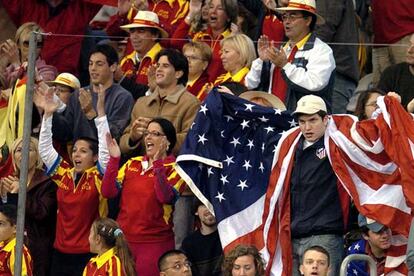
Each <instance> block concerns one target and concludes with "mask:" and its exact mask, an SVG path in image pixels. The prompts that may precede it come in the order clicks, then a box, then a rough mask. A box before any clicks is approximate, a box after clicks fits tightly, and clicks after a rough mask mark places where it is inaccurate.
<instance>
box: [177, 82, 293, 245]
mask: <svg viewBox="0 0 414 276" xmlns="http://www.w3.org/2000/svg"><path fill="white" fill-rule="evenodd" d="M292 125H295V121H294V120H293V118H292V117H291V116H290V115H289V114H288V113H286V112H281V111H280V110H278V109H271V108H265V107H262V106H258V105H256V104H253V103H251V102H248V101H246V100H244V99H241V98H238V97H235V96H232V95H229V94H223V93H218V92H216V91H215V90H214V91H212V92H210V93H209V95H208V97H207V98H206V100H205V101H204V102H203V103H202V104H201V108H200V110H199V111H198V114H197V116H196V119H195V121H194V123H193V125H192V126H191V128H190V130H189V132H188V135H187V138H186V140H185V142H184V145H183V146H182V148H181V152H180V155H179V156H178V157H177V168H176V169H177V172H178V173H179V174H180V176H181V177H182V178H183V179H184V180H185V181H186V182H187V184H188V185H189V187H190V188H191V190H192V191H193V192H194V194H195V195H196V196H197V197H198V198H199V199H200V200H201V201H202V202H203V203H204V204H205V205H206V206H207V207H208V208H209V209H210V210H211V211H213V212H214V214H215V216H216V219H217V222H218V230H219V233H220V239H221V243H222V245H223V247H224V249H225V251H227V250H229V249H231V248H232V247H233V245H235V244H238V243H245V244H255V245H258V244H259V243H261V244H263V238H258V236H259V235H260V230H262V225H263V223H262V214H263V212H264V211H263V204H264V199H265V194H266V190H267V186H268V183H269V175H270V169H271V166H272V160H273V155H274V151H275V147H276V144H277V141H278V139H279V138H280V134H279V133H281V132H282V131H283V130H287V129H289V128H290V127H291V126H292ZM258 248H259V249H260V248H261V247H259V246H258Z"/></svg>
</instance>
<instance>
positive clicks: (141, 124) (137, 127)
mask: <svg viewBox="0 0 414 276" xmlns="http://www.w3.org/2000/svg"><path fill="white" fill-rule="evenodd" d="M150 121H151V119H150V118H146V117H138V119H136V120H135V121H134V122H133V123H132V127H131V132H130V134H129V139H130V140H131V141H132V142H137V141H138V140H140V139H141V138H142V136H143V135H144V132H145V131H146V130H147V127H148V124H149V122H150Z"/></svg>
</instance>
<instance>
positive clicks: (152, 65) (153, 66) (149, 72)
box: [147, 64, 157, 91]
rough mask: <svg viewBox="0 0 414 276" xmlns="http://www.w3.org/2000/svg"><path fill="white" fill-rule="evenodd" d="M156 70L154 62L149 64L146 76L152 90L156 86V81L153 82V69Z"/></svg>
mask: <svg viewBox="0 0 414 276" xmlns="http://www.w3.org/2000/svg"><path fill="white" fill-rule="evenodd" d="M156 70H157V65H156V64H151V65H150V66H149V67H148V73H147V77H148V87H149V89H150V91H154V90H155V88H156V87H157V83H156V82H155V71H156Z"/></svg>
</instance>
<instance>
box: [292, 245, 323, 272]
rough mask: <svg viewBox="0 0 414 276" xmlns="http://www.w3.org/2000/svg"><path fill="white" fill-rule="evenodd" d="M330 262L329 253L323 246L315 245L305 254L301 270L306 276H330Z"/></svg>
mask: <svg viewBox="0 0 414 276" xmlns="http://www.w3.org/2000/svg"><path fill="white" fill-rule="evenodd" d="M329 261H330V260H329V252H328V251H326V249H325V248H323V247H321V246H318V245H314V246H311V247H309V248H307V249H306V250H305V252H303V260H302V263H301V265H300V267H299V270H300V272H301V274H302V275H304V276H311V275H318V276H328V273H329V271H330V269H329V265H330V263H329Z"/></svg>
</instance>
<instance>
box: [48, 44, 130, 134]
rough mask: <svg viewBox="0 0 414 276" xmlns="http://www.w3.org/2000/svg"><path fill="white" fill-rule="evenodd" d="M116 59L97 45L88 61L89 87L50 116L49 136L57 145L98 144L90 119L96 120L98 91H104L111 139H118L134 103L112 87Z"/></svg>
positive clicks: (110, 50) (107, 48)
mask: <svg viewBox="0 0 414 276" xmlns="http://www.w3.org/2000/svg"><path fill="white" fill-rule="evenodd" d="M117 66H118V55H117V53H116V51H115V49H114V48H112V47H111V46H109V45H105V44H103V45H97V46H96V48H95V49H94V50H93V51H92V53H91V55H90V57H89V76H90V85H89V86H87V87H84V88H81V89H79V90H76V91H75V92H74V93H73V94H72V95H71V97H70V99H69V103H68V104H67V107H66V110H65V111H64V113H62V114H59V113H57V114H55V115H56V116H53V135H54V138H56V139H58V140H59V141H73V140H77V139H78V138H79V137H90V138H93V139H95V140H98V137H97V132H96V127H95V126H94V121H93V119H94V118H95V117H96V115H97V114H96V104H97V101H98V91H99V90H101V89H103V90H106V96H105V113H106V116H107V118H108V123H109V128H110V130H111V134H112V137H114V138H116V139H118V138H119V137H120V136H121V135H122V132H123V131H124V128H125V127H126V126H127V125H128V121H129V116H130V114H131V110H132V105H133V103H134V100H133V98H132V96H131V94H130V93H129V92H128V91H127V90H125V89H124V88H122V87H121V86H120V85H118V84H115V83H114V79H113V78H114V72H115V71H116V68H117Z"/></svg>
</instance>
